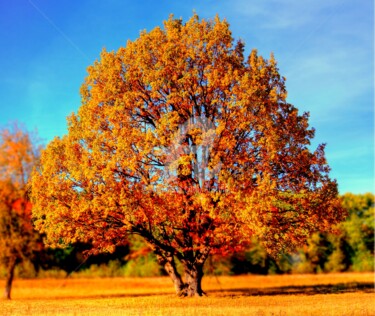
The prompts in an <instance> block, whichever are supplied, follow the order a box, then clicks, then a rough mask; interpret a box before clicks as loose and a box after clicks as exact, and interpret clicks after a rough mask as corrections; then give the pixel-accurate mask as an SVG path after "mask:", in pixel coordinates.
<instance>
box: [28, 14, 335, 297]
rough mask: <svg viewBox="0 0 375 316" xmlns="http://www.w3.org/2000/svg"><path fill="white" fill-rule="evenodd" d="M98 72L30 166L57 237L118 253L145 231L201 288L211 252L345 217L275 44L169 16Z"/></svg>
mask: <svg viewBox="0 0 375 316" xmlns="http://www.w3.org/2000/svg"><path fill="white" fill-rule="evenodd" d="M88 72H89V75H88V77H87V78H86V80H85V83H84V84H83V86H82V89H81V93H82V105H81V107H80V109H79V111H78V113H77V114H72V116H70V118H69V119H68V125H69V132H68V134H67V135H66V136H64V137H62V138H55V139H54V140H53V141H52V142H51V143H50V144H49V145H48V147H47V148H46V150H45V151H44V153H43V155H42V163H41V168H40V169H39V170H38V171H37V172H36V173H35V174H34V176H33V196H34V203H35V207H34V208H33V214H34V216H35V218H36V225H37V227H38V229H39V230H40V231H42V232H45V233H46V234H47V235H48V237H49V240H50V242H51V243H52V244H54V245H56V244H63V245H66V244H69V243H71V242H74V241H76V240H81V241H85V242H87V241H90V242H91V243H92V244H93V247H94V248H93V251H111V249H113V247H114V246H115V245H117V244H119V243H122V242H123V241H124V240H125V239H126V237H127V235H128V234H138V235H140V236H142V237H143V238H144V239H145V240H146V242H147V243H148V244H149V245H150V247H151V248H152V249H153V251H154V252H155V254H156V255H157V258H158V260H159V263H160V264H161V265H163V266H164V267H165V269H166V271H167V273H168V274H169V275H170V277H171V278H172V280H173V282H174V285H175V289H176V292H177V293H178V294H181V295H188V296H192V295H203V294H204V292H203V291H202V288H201V279H202V276H203V264H204V262H205V261H206V259H207V257H208V255H209V254H210V253H223V252H228V251H230V252H233V251H236V249H239V248H241V247H242V246H243V245H245V244H246V243H247V242H248V241H249V239H250V238H251V237H252V236H257V237H258V239H259V240H260V241H261V242H262V243H263V245H264V246H265V247H266V249H267V250H268V251H269V252H271V253H277V252H279V251H283V250H285V249H289V248H294V247H295V246H297V245H300V244H301V243H303V242H304V240H305V239H306V237H307V236H308V235H309V234H310V232H311V231H313V230H316V229H323V228H325V229H327V228H328V227H329V226H330V225H331V224H332V223H335V222H337V221H338V220H339V219H341V217H342V211H341V207H340V206H339V202H338V200H337V197H336V196H337V185H336V182H335V181H331V180H330V178H329V176H328V172H329V167H328V165H327V163H326V160H325V158H324V146H323V145H320V146H318V148H317V150H316V151H314V152H310V150H309V145H310V140H311V139H312V138H313V136H314V130H313V129H310V128H309V127H308V114H306V113H304V114H302V115H299V114H298V111H297V109H296V108H295V107H294V106H293V105H291V104H289V103H288V102H287V101H286V90H285V85H284V78H282V77H281V76H280V75H279V72H278V69H277V66H276V62H275V59H274V58H273V56H271V58H270V60H268V61H267V60H265V59H264V58H262V57H260V56H258V54H257V52H256V51H255V50H253V51H252V52H251V54H250V55H249V57H248V58H247V59H245V56H244V44H243V43H242V42H241V41H239V42H237V43H236V44H234V43H233V38H232V36H231V33H230V30H229V25H228V23H227V22H226V21H222V20H220V19H219V18H215V19H214V20H212V21H206V20H199V18H198V17H197V16H196V15H195V16H193V17H192V18H191V19H190V20H189V21H188V22H187V23H186V24H183V23H182V21H181V20H175V19H173V17H171V18H170V19H169V20H168V21H166V22H165V23H164V29H161V28H155V29H154V30H152V31H151V32H149V33H147V32H142V33H141V35H140V38H139V39H137V40H135V41H134V42H130V41H129V42H128V43H127V46H126V47H125V48H120V49H119V50H118V52H116V53H115V52H106V51H103V53H102V54H101V60H100V61H97V62H95V63H94V65H93V66H91V67H89V68H88ZM175 258H177V259H178V260H179V261H180V262H181V263H182V266H183V268H184V274H185V275H184V280H183V279H182V277H181V276H180V274H179V273H178V271H177V269H176V262H175Z"/></svg>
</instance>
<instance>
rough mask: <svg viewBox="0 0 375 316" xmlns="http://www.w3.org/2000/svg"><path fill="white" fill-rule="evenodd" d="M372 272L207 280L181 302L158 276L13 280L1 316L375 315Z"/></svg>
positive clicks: (212, 278)
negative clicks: (201, 291) (199, 293)
mask: <svg viewBox="0 0 375 316" xmlns="http://www.w3.org/2000/svg"><path fill="white" fill-rule="evenodd" d="M373 281H374V275H373V274H372V273H361V274H360V273H349V274H329V275H293V276H291V275H283V276H256V275H253V276H237V277H219V278H216V277H206V278H205V279H204V281H203V286H204V288H205V290H207V293H208V296H207V297H205V298H203V299H202V298H200V299H199V298H198V299H197V298H196V299H188V300H186V299H181V298H177V297H176V296H175V295H174V294H173V289H172V288H171V281H170V280H169V279H168V278H166V277H158V278H113V279H107V278H102V279H68V280H57V279H46V280H17V281H15V284H14V295H13V300H12V301H8V302H2V304H1V305H0V312H1V314H2V315H30V314H32V315H44V314H50V315H223V316H224V315H225V316H226V315H340V316H341V315H361V316H362V315H373V314H374V312H375V310H374V306H373V302H374V299H375V294H374V289H373Z"/></svg>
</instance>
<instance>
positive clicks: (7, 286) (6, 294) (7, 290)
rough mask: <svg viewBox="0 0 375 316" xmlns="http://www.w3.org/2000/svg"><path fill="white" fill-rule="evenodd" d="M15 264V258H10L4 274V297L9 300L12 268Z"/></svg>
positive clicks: (12, 275) (12, 274)
mask: <svg viewBox="0 0 375 316" xmlns="http://www.w3.org/2000/svg"><path fill="white" fill-rule="evenodd" d="M16 265H17V260H16V259H15V258H12V259H10V260H9V263H8V271H7V275H6V281H5V291H4V298H5V299H8V300H10V292H11V290H12V282H13V277H14V269H15V267H16Z"/></svg>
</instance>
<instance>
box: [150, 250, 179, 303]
mask: <svg viewBox="0 0 375 316" xmlns="http://www.w3.org/2000/svg"><path fill="white" fill-rule="evenodd" d="M156 257H157V259H158V262H159V264H160V265H162V266H163V267H164V269H165V271H166V272H167V273H168V275H169V276H170V278H171V279H172V282H173V285H174V288H175V291H176V294H177V295H178V296H186V286H185V284H184V282H183V281H182V278H181V276H180V274H179V273H178V271H177V268H176V263H175V261H174V258H173V256H172V255H168V256H162V255H160V254H158V253H157V254H156Z"/></svg>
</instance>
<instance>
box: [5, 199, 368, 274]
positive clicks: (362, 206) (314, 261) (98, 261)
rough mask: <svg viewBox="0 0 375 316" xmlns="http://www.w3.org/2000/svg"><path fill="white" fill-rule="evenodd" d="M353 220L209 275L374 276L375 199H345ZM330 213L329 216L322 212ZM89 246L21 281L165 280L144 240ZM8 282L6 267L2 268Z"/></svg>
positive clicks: (215, 267) (218, 263) (214, 259)
mask: <svg viewBox="0 0 375 316" xmlns="http://www.w3.org/2000/svg"><path fill="white" fill-rule="evenodd" d="M342 203H343V205H344V207H345V208H346V209H347V211H348V217H347V219H346V220H345V221H344V222H342V223H340V224H339V225H337V227H336V231H335V233H322V232H316V233H314V234H313V235H311V236H310V238H309V239H308V243H307V245H305V246H304V247H303V248H301V249H299V250H298V251H296V252H295V253H293V254H280V256H279V257H277V258H274V257H271V256H270V255H268V254H267V252H266V250H265V249H264V248H263V247H262V245H261V244H260V243H258V242H257V241H256V240H253V243H252V245H251V246H250V247H249V248H248V249H247V250H246V251H244V252H241V253H236V254H234V255H230V256H226V257H222V256H211V257H210V258H209V259H208V260H207V262H206V265H205V274H215V275H238V274H248V273H251V274H279V273H280V274H281V273H324V272H345V271H374V270H375V269H374V262H375V260H374V231H375V220H374V195H373V194H371V193H366V194H351V193H347V194H345V195H343V196H342ZM322 211H324V210H322ZM87 249H89V245H84V244H75V245H72V246H71V247H69V248H67V249H48V250H45V251H43V252H41V253H40V254H39V255H38V256H36V257H35V258H34V259H33V261H25V262H24V263H23V264H21V265H20V266H19V267H17V270H16V276H18V277H26V278H27V277H65V276H67V275H72V276H73V277H114V276H137V277H142V276H159V275H163V274H164V273H165V272H164V271H163V270H162V269H161V268H160V266H159V264H158V263H157V262H156V258H155V256H154V254H153V253H152V252H151V251H150V250H149V249H148V248H147V246H146V245H145V244H144V243H143V241H142V240H141V239H138V238H133V239H131V240H130V243H129V245H128V246H124V247H119V248H117V249H116V251H115V252H114V253H112V254H101V255H95V256H86V255H85V250H87ZM0 276H1V277H4V276H5V267H0Z"/></svg>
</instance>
